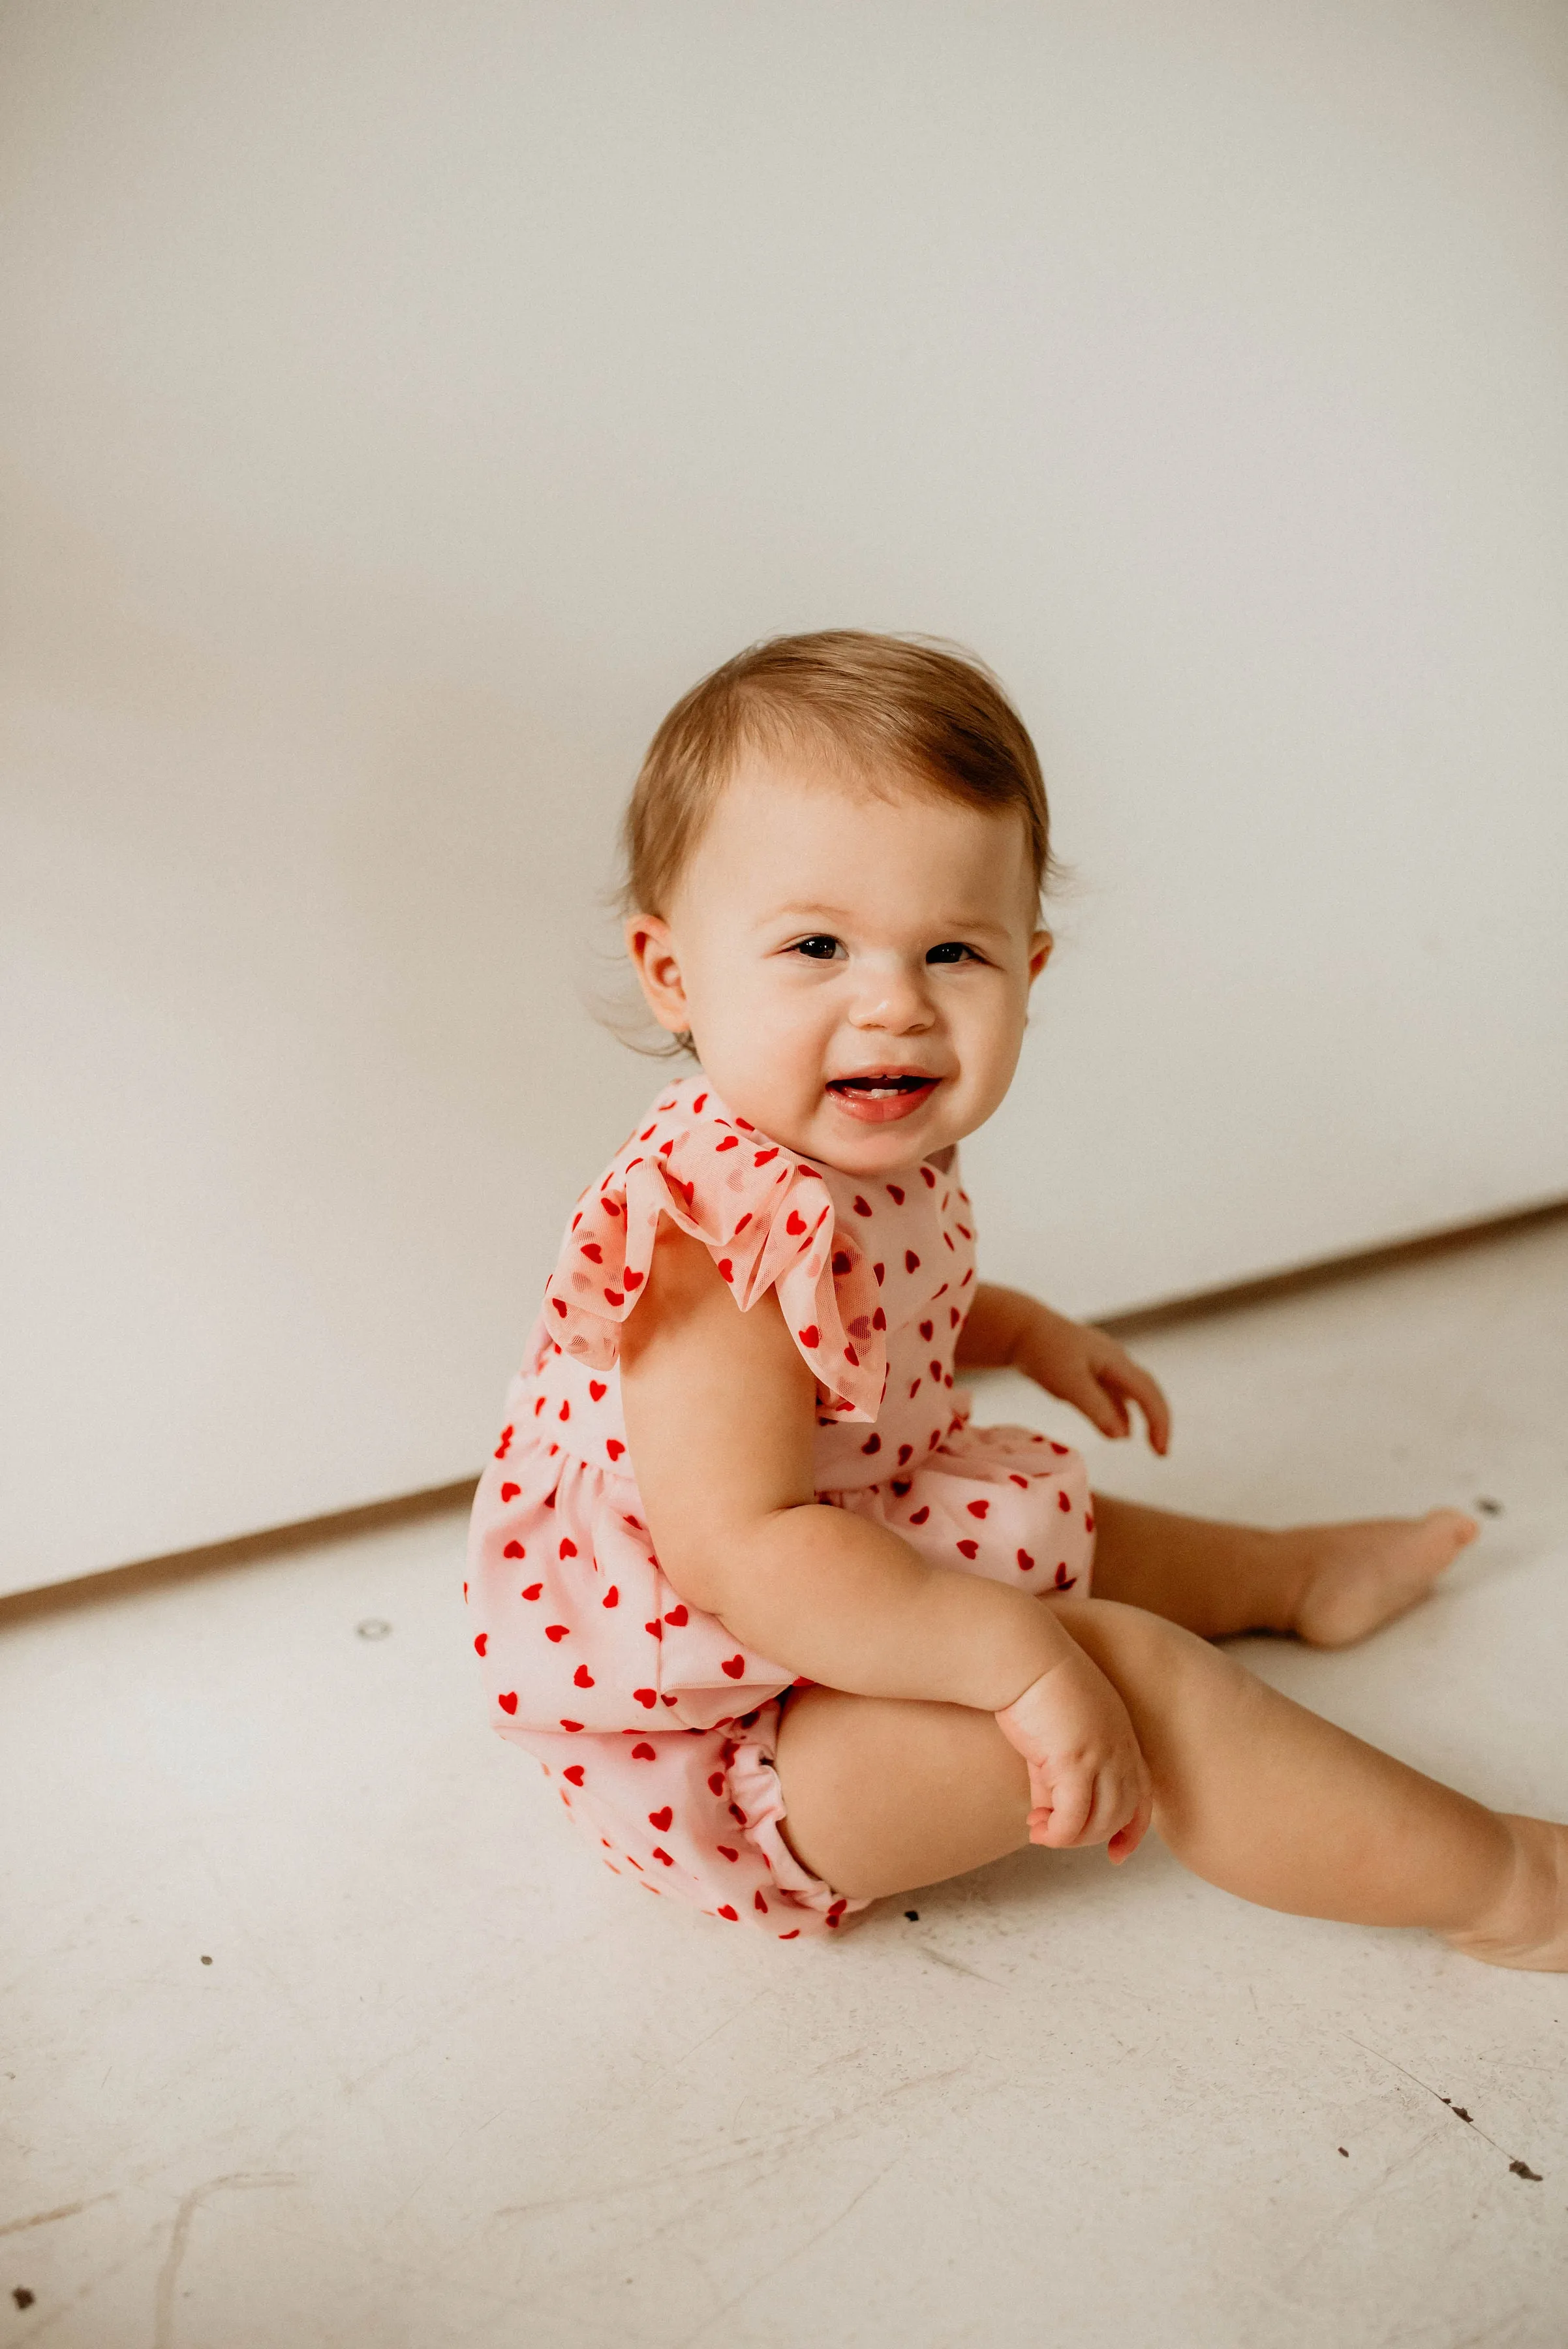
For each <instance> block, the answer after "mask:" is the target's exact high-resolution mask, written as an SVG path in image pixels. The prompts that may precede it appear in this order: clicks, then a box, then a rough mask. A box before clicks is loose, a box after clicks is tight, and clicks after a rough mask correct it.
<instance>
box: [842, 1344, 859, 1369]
mask: <svg viewBox="0 0 1568 2349" xmlns="http://www.w3.org/2000/svg"><path fill="white" fill-rule="evenodd" d="M844 1359H845V1361H846V1362H848V1363H849V1364H850V1365H851V1367H852V1368H853V1369H855V1370H858V1369H859V1368H860V1357H859V1355H858V1354H857V1352H856V1350H855V1349H854V1347H853V1346H846V1348H845V1349H844Z"/></svg>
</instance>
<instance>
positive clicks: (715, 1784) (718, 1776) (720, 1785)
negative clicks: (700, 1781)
mask: <svg viewBox="0 0 1568 2349" xmlns="http://www.w3.org/2000/svg"><path fill="white" fill-rule="evenodd" d="M723 1791H724V1773H723V1772H722V1770H715V1771H713V1772H712V1773H711V1775H710V1777H709V1780H708V1792H709V1793H710V1794H711V1795H722V1793H723Z"/></svg>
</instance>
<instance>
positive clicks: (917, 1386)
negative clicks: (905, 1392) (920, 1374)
mask: <svg viewBox="0 0 1568 2349" xmlns="http://www.w3.org/2000/svg"><path fill="white" fill-rule="evenodd" d="M919 1392H920V1381H919V1379H917V1380H916V1381H915V1383H914V1385H913V1386H912V1387H911V1388H910V1389H909V1401H910V1402H914V1400H915V1397H916V1396H917V1395H918V1394H919Z"/></svg>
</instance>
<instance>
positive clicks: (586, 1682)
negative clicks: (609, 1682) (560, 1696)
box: [572, 1664, 594, 1688]
mask: <svg viewBox="0 0 1568 2349" xmlns="http://www.w3.org/2000/svg"><path fill="white" fill-rule="evenodd" d="M572 1679H573V1681H574V1682H575V1683H576V1686H577V1687H578V1688H592V1686H593V1684H594V1676H593V1674H592V1672H590V1671H589V1670H588V1668H587V1664H579V1665H578V1666H577V1669H576V1671H575V1672H574V1673H573V1674H572Z"/></svg>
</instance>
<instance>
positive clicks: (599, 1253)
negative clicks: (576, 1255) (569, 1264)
mask: <svg viewBox="0 0 1568 2349" xmlns="http://www.w3.org/2000/svg"><path fill="white" fill-rule="evenodd" d="M577 1245H578V1247H580V1248H581V1249H582V1251H583V1254H584V1255H585V1256H586V1257H587V1260H588V1262H589V1263H590V1264H603V1262H604V1260H605V1252H604V1250H603V1248H602V1247H600V1246H599V1244H598V1242H597V1240H579V1241H578V1243H577Z"/></svg>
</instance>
